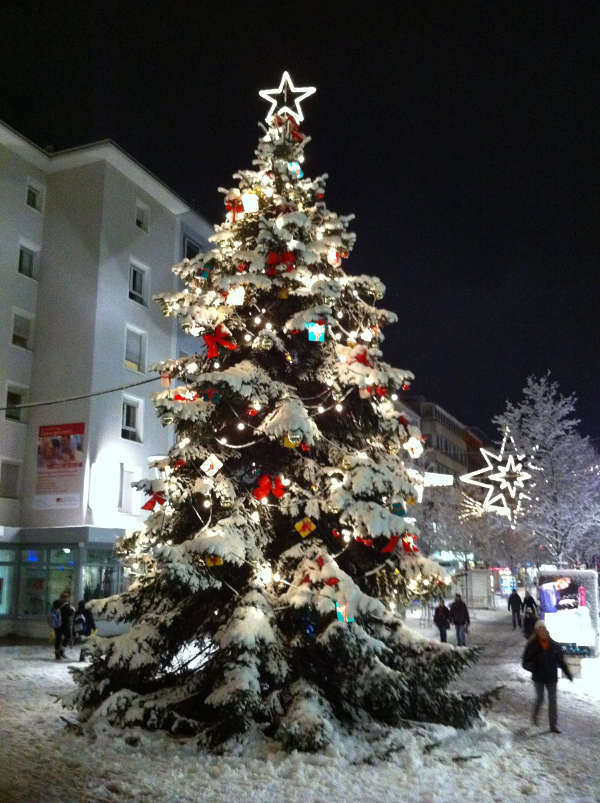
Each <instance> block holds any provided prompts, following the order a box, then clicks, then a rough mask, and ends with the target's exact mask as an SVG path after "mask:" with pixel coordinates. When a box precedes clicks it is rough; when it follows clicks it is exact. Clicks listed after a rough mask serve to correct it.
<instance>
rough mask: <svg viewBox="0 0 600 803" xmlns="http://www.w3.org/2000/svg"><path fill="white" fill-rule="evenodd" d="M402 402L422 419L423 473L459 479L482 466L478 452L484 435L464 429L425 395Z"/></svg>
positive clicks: (462, 425)
mask: <svg viewBox="0 0 600 803" xmlns="http://www.w3.org/2000/svg"><path fill="white" fill-rule="evenodd" d="M404 402H405V404H406V405H407V406H409V407H411V408H412V409H413V410H415V411H416V412H417V413H418V415H419V417H420V420H421V432H422V433H423V435H424V436H425V439H426V440H425V454H424V455H423V463H424V466H423V467H424V470H426V471H435V472H439V473H442V474H453V475H454V476H455V477H458V476H460V475H461V474H466V473H467V472H468V471H473V470H474V469H475V468H479V467H480V466H481V465H482V460H481V454H480V452H479V449H480V448H481V446H483V444H484V441H483V440H482V436H483V433H481V432H480V431H479V430H477V429H476V428H474V427H467V426H466V425H465V424H463V423H461V422H460V421H459V420H458V419H457V418H455V417H454V416H453V415H452V414H451V413H449V412H448V411H447V410H445V409H444V408H443V407H441V406H440V405H439V404H436V403H435V402H431V401H428V400H427V399H425V397H424V396H408V397H404Z"/></svg>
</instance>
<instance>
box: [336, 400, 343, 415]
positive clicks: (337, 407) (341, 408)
mask: <svg viewBox="0 0 600 803" xmlns="http://www.w3.org/2000/svg"><path fill="white" fill-rule="evenodd" d="M335 409H336V410H337V411H338V413H341V412H342V410H343V409H344V405H343V404H340V403H339V402H338V403H337V404H336V405H335Z"/></svg>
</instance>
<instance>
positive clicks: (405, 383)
mask: <svg viewBox="0 0 600 803" xmlns="http://www.w3.org/2000/svg"><path fill="white" fill-rule="evenodd" d="M402 390H410V382H404V384H403V385H402Z"/></svg>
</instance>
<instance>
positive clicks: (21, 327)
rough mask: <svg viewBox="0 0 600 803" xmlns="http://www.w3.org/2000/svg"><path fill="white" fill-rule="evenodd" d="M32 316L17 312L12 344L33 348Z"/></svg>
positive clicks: (14, 320)
mask: <svg viewBox="0 0 600 803" xmlns="http://www.w3.org/2000/svg"><path fill="white" fill-rule="evenodd" d="M31 331H32V325H31V318H27V317H25V315H21V314H19V313H18V312H15V314H14V318H13V331H12V344H13V346H21V348H23V349H31Z"/></svg>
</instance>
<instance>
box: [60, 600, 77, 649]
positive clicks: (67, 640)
mask: <svg viewBox="0 0 600 803" xmlns="http://www.w3.org/2000/svg"><path fill="white" fill-rule="evenodd" d="M60 603H61V606H60V615H61V619H62V624H61V632H62V636H63V647H72V646H73V617H74V616H75V608H74V607H73V606H72V605H71V595H70V593H69V592H68V591H64V592H63V593H62V594H61V595H60Z"/></svg>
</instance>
